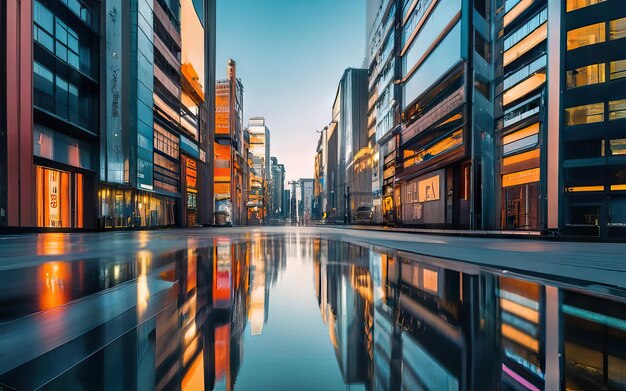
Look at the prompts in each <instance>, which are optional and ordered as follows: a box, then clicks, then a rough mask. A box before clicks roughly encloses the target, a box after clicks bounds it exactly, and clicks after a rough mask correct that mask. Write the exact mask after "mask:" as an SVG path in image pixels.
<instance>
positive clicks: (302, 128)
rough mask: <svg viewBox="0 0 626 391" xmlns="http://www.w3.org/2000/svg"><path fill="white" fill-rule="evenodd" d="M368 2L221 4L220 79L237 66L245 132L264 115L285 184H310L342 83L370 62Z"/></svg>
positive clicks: (242, 0) (224, 0)
mask: <svg viewBox="0 0 626 391" xmlns="http://www.w3.org/2000/svg"><path fill="white" fill-rule="evenodd" d="M365 3H366V2H365V0H217V59H216V61H217V65H216V66H217V73H216V76H217V78H218V79H221V78H225V77H226V61H227V60H228V58H232V59H234V60H235V61H236V62H237V76H238V77H239V78H241V80H242V82H243V86H244V97H243V101H244V126H247V123H248V118H250V117H256V116H263V117H265V118H266V121H267V125H268V127H269V129H270V132H271V134H270V148H271V154H272V156H276V157H277V158H278V160H279V161H280V162H282V163H284V164H285V170H286V171H287V178H288V179H297V178H301V177H309V178H312V177H313V163H314V155H315V148H316V146H317V139H318V137H319V135H318V134H317V133H315V130H319V129H321V128H323V127H324V126H325V125H327V124H328V122H330V120H331V106H332V102H333V99H334V97H335V93H336V91H337V84H338V83H339V79H340V78H341V75H342V74H343V70H344V69H345V68H347V67H356V68H360V67H361V66H362V65H363V59H364V56H365Z"/></svg>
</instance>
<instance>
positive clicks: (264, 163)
mask: <svg viewBox="0 0 626 391" xmlns="http://www.w3.org/2000/svg"><path fill="white" fill-rule="evenodd" d="M248 132H249V134H250V155H251V162H252V164H251V166H250V183H251V187H250V191H249V196H248V203H247V207H248V223H249V224H263V223H266V222H267V219H268V218H269V215H268V212H269V200H270V189H271V180H272V171H271V160H270V130H269V129H268V127H267V126H266V124H265V118H262V117H255V118H250V120H249V121H248Z"/></svg>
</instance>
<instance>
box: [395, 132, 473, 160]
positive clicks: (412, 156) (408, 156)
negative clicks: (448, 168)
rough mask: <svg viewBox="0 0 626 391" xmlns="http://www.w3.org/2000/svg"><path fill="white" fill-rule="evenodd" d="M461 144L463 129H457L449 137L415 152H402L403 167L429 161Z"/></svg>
mask: <svg viewBox="0 0 626 391" xmlns="http://www.w3.org/2000/svg"><path fill="white" fill-rule="evenodd" d="M462 144H463V129H459V130H457V131H455V132H454V133H452V135H450V136H449V137H446V138H444V139H443V140H440V141H436V142H435V143H433V144H431V145H430V146H427V147H425V148H423V149H421V150H419V151H417V152H415V151H411V150H405V151H404V157H405V161H404V167H411V166H413V165H416V164H420V163H422V162H425V161H427V160H430V159H432V158H434V157H436V156H439V155H441V154H443V153H444V152H447V151H450V150H452V149H454V148H456V147H459V146H461V145H462Z"/></svg>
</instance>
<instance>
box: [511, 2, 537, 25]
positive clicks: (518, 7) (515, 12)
mask: <svg viewBox="0 0 626 391" xmlns="http://www.w3.org/2000/svg"><path fill="white" fill-rule="evenodd" d="M534 1H535V0H523V1H519V0H518V2H517V3H516V4H515V6H513V8H510V10H506V12H507V13H506V14H505V15H504V19H503V22H504V27H506V26H508V25H509V23H511V22H512V21H514V20H515V19H516V18H517V17H518V16H520V15H521V14H522V12H524V11H526V10H527V9H528V7H530V6H531V5H532V4H533V2H534Z"/></svg>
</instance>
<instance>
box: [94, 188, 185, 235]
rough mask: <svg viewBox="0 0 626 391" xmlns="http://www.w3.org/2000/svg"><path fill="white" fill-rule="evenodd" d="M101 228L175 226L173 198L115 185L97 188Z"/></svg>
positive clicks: (175, 207) (175, 202) (175, 213)
mask: <svg viewBox="0 0 626 391" xmlns="http://www.w3.org/2000/svg"><path fill="white" fill-rule="evenodd" d="M98 198H99V204H100V210H101V219H102V220H101V223H100V224H101V228H131V227H132V228H148V227H165V226H174V225H177V223H178V222H177V221H176V216H177V215H178V213H177V212H176V210H177V207H178V206H177V204H178V202H179V201H177V200H176V199H175V198H170V197H165V196H161V195H157V194H154V193H149V192H143V191H137V190H134V189H129V188H122V187H115V186H101V187H100V190H99V193H98Z"/></svg>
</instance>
